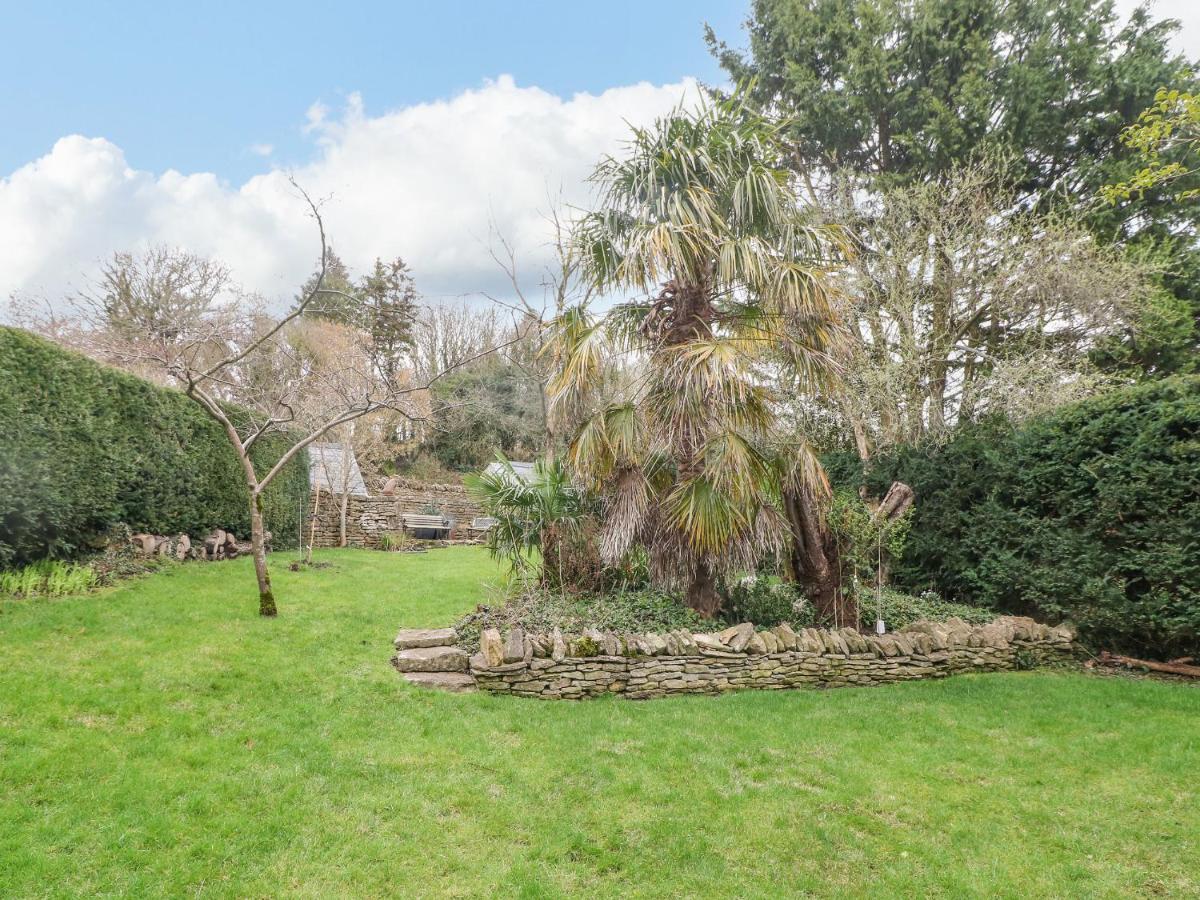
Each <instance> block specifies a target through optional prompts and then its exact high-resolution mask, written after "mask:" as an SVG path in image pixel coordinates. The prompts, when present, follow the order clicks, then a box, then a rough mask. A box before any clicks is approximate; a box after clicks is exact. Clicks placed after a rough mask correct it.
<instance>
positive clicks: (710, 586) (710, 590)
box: [684, 562, 721, 619]
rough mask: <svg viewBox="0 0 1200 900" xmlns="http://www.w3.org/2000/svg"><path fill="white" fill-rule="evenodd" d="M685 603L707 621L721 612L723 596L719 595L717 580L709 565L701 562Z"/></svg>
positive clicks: (685, 596) (689, 586) (689, 583)
mask: <svg viewBox="0 0 1200 900" xmlns="http://www.w3.org/2000/svg"><path fill="white" fill-rule="evenodd" d="M684 602H685V603H687V605H688V606H689V607H691V608H692V609H694V610H695V611H696V612H698V613H700V615H702V616H703V617H704V618H706V619H711V618H712V617H713V616H715V615H716V614H717V613H718V612H720V611H721V595H720V594H719V593H717V579H716V576H715V575H714V574H713V570H712V567H711V566H709V565H708V563H706V562H701V563H700V564H699V565H698V566H697V567H696V573H695V574H694V575H693V576H692V580H691V581H690V582H688V586H687V593H686V594H685V595H684Z"/></svg>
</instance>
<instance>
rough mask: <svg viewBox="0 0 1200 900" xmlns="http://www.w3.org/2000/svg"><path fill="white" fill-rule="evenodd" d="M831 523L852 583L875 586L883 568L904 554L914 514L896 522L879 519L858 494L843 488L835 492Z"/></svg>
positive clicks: (910, 513) (830, 511)
mask: <svg viewBox="0 0 1200 900" xmlns="http://www.w3.org/2000/svg"><path fill="white" fill-rule="evenodd" d="M828 521H829V528H830V530H831V531H833V533H834V535H835V536H836V538H837V542H838V556H839V558H840V559H841V561H842V564H843V566H844V567H845V573H846V574H847V575H849V576H850V579H849V580H850V582H851V583H852V584H874V583H875V582H876V581H877V580H878V575H879V573H880V570H881V568H882V567H883V566H887V565H889V564H890V563H895V562H896V561H898V560H899V559H900V558H901V556H902V555H903V554H904V544H905V542H906V541H907V540H908V530H909V525H910V523H911V522H912V510H911V509H910V510H909V511H908V512H906V513H905V514H904V515H903V516H900V517H899V518H896V519H884V518H878V517H876V516H875V511H874V510H873V509H872V508H871V507H870V506H869V505H868V504H867V502H866V501H865V500H863V499H862V498H861V497H860V496H859V495H858V492H857V491H852V490H847V489H845V488H843V489H840V490H837V491H835V492H834V495H833V499H832V501H831V503H830V505H829V520H828Z"/></svg>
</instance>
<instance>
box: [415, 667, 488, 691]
mask: <svg viewBox="0 0 1200 900" xmlns="http://www.w3.org/2000/svg"><path fill="white" fill-rule="evenodd" d="M404 680H405V681H407V682H408V683H409V684H415V685H416V686H417V687H423V688H433V689H434V690H439V691H449V692H450V693H452V694H466V693H469V692H471V691H473V690H475V679H474V678H472V677H471V676H470V675H467V674H465V673H461V672H405V673H404Z"/></svg>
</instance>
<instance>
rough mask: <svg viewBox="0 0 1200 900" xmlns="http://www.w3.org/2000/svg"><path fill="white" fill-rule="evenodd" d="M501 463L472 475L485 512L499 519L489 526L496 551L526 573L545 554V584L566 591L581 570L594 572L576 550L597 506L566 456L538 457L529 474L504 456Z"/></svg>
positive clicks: (491, 545) (470, 485)
mask: <svg viewBox="0 0 1200 900" xmlns="http://www.w3.org/2000/svg"><path fill="white" fill-rule="evenodd" d="M496 462H497V463H498V465H496V466H494V467H493V466H489V467H488V468H487V469H486V470H484V471H483V472H482V473H480V474H478V475H470V476H468V477H467V479H466V482H467V487H468V488H470V489H471V491H472V493H474V494H475V496H476V497H477V498H478V500H479V502H480V505H481V507H482V508H483V511H484V512H485V513H487V514H488V515H489V516H491V517H492V518H494V519H495V520H496V522H495V524H494V525H493V526H492V527H491V528H490V529H489V530H488V541H487V546H488V551H489V552H490V553H491V555H492V556H493V557H495V558H497V559H505V560H507V561H508V563H509V565H510V567H511V568H512V571H513V572H514V573H517V574H522V575H524V574H527V573H528V571H529V570H530V569H531V568H533V564H534V562H535V561H536V560H537V558H538V557H539V556H540V559H541V569H540V572H541V583H542V584H543V585H545V586H547V587H554V588H559V589H565V588H566V587H568V586H574V584H575V582H576V581H577V580H578V578H579V577H580V576H581V574H588V575H590V574H592V573H591V572H587V573H581V572H580V571H579V568H580V566H579V562H580V560H579V559H578V556H579V554H578V553H577V552H573V551H576V550H578V548H577V547H576V546H574V545H575V544H578V543H579V542H580V541H579V539H580V538H583V540H584V541H586V524H587V521H588V520H589V518H590V513H591V510H590V509H589V503H588V499H587V497H585V496H584V495H583V493H582V492H580V491H579V490H578V489H577V488H576V486H575V485H574V483H573V482H572V480H571V476H570V473H569V472H568V471H567V469H566V467H565V466H564V465H563V462H562V460H560V459H551V460H548V461H547V460H545V459H539V460H537V461H536V462H534V464H533V472H532V473H531V474H530V476H529V477H527V478H523V477H522V476H521V475H520V474H518V473H517V471H516V470H515V469H514V467H513V464H512V463H511V462H510V461H509V460H508V459H507V458H506V457H505V456H504V455H503V454H499V453H498V454H497V455H496ZM585 555H586V554H585ZM593 555H594V553H593ZM564 557H566V559H564ZM583 568H589V567H587V566H586V565H585V566H584V567H583ZM596 568H598V566H597V567H596Z"/></svg>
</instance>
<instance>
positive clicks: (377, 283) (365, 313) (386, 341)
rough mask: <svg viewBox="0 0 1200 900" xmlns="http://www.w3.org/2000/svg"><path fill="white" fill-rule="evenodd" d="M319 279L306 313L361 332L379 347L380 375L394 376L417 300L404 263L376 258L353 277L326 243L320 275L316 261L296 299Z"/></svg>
mask: <svg viewBox="0 0 1200 900" xmlns="http://www.w3.org/2000/svg"><path fill="white" fill-rule="evenodd" d="M318 279H320V283H321V289H320V291H319V292H318V294H317V297H316V299H315V300H314V301H313V302H312V304H311V305H310V306H309V307H308V308H307V311H306V314H307V315H312V316H316V317H318V318H322V319H328V320H329V321H331V322H337V323H339V324H342V325H349V326H351V327H353V328H359V329H362V330H363V331H365V332H366V333H367V334H369V335H370V336H371V341H372V343H373V344H374V345H375V348H376V350H377V351H378V352H379V357H380V360H381V363H382V367H383V369H384V371H383V374H384V375H387V376H388V377H389V378H390V377H394V376H395V375H396V373H397V372H398V371H399V370H400V367H401V364H402V360H403V356H404V353H405V352H406V351H407V350H409V349H411V347H412V344H413V323H414V322H415V321H416V317H417V305H418V303H419V302H420V299H421V295H420V294H419V293H418V292H417V286H416V282H415V281H414V280H413V277H412V272H411V271H410V269H409V268H408V264H407V263H405V262H404V260H403V259H400V258H399V257H397V258H396V259H394V260H391V261H390V262H384V261H383V260H382V259H379V258H378V257H377V258H376V259H375V263H374V265H373V266H372V267H371V272H370V273H369V274H367V275H363V276H362V277H361V278H359V279H358V281H357V282H356V281H355V280H354V278H353V276H352V274H351V272H350V269H349V267H348V266H347V265H346V264H345V263H344V262H342V260H341V257H339V256H338V255H337V254H336V253H335V252H334V251H333V248H329V250H328V252H327V254H326V262H325V276H324V278H321V273H320V267H319V266H318V268H317V271H315V272H313V274H312V275H310V276H309V278H308V280H307V281H305V282H304V284H303V285H302V286H301V287H300V291H299V293H298V294H297V295H296V303H297V304H299V303H301V302H303V301H304V300H305V299H306V298H307V297H308V296H309V295H310V294H312V292H313V291H315V290H317V281H318Z"/></svg>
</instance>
